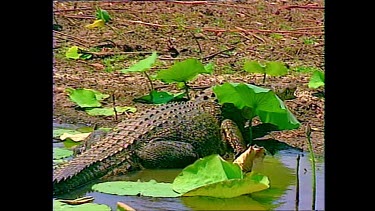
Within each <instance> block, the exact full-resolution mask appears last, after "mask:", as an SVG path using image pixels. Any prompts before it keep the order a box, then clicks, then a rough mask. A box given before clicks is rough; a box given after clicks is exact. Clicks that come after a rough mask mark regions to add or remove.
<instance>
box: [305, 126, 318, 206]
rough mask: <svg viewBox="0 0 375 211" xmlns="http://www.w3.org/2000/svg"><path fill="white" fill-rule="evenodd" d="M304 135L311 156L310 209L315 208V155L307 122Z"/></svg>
mask: <svg viewBox="0 0 375 211" xmlns="http://www.w3.org/2000/svg"><path fill="white" fill-rule="evenodd" d="M306 137H307V142H308V144H309V145H308V146H309V151H310V158H311V168H312V183H313V184H312V203H311V209H312V210H315V199H316V172H315V156H314V150H313V148H312V144H311V127H310V124H309V123H307V126H306Z"/></svg>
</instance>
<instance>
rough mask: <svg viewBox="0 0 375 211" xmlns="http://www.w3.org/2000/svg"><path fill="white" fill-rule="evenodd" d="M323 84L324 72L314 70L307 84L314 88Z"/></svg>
mask: <svg viewBox="0 0 375 211" xmlns="http://www.w3.org/2000/svg"><path fill="white" fill-rule="evenodd" d="M324 84H325V83H324V73H323V72H322V71H319V70H316V71H314V73H313V74H312V76H311V78H310V81H309V84H308V86H309V88H312V89H316V88H318V87H320V86H324Z"/></svg>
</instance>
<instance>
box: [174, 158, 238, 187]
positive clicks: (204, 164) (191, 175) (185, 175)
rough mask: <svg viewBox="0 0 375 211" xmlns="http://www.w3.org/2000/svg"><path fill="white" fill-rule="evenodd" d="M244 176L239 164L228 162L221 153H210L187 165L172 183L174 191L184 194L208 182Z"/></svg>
mask: <svg viewBox="0 0 375 211" xmlns="http://www.w3.org/2000/svg"><path fill="white" fill-rule="evenodd" d="M242 178H243V173H242V171H241V168H240V167H239V166H238V165H237V164H233V163H231V162H227V161H225V160H223V159H222V158H221V157H220V156H219V155H210V156H207V157H204V158H201V159H198V160H197V161H195V162H194V163H193V164H191V165H189V166H187V167H185V168H184V169H183V170H182V172H181V173H180V174H179V175H178V176H177V177H176V178H175V179H174V181H173V183H172V184H173V190H174V191H176V192H178V193H182V194H184V193H186V192H188V191H190V190H193V189H196V188H199V187H201V186H205V185H208V184H213V183H217V182H221V181H225V180H230V179H242Z"/></svg>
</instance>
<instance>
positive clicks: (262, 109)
mask: <svg viewBox="0 0 375 211" xmlns="http://www.w3.org/2000/svg"><path fill="white" fill-rule="evenodd" d="M213 91H214V92H215V94H216V95H217V98H218V99H219V103H220V104H224V103H233V104H234V105H235V106H236V107H237V108H239V109H242V111H243V113H244V114H246V117H247V118H248V119H252V118H253V117H255V116H259V118H260V120H261V121H262V122H263V123H271V124H273V125H276V126H277V127H278V128H279V129H280V130H290V129H296V128H298V127H299V126H300V123H299V122H298V120H297V118H296V117H295V116H294V115H293V114H292V113H291V112H290V111H289V110H288V108H287V107H286V106H285V105H284V103H283V101H282V100H281V99H280V98H279V97H278V96H277V95H276V94H275V93H274V92H273V91H272V90H270V89H266V88H261V87H258V86H255V85H251V84H244V83H224V84H223V85H217V86H214V87H213Z"/></svg>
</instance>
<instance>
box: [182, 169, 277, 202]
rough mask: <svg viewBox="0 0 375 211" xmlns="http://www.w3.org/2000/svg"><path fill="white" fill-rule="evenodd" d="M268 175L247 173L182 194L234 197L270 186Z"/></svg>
mask: <svg viewBox="0 0 375 211" xmlns="http://www.w3.org/2000/svg"><path fill="white" fill-rule="evenodd" d="M269 187H270V186H269V180H268V177H267V176H264V175H261V174H259V173H252V174H249V175H247V176H246V177H245V178H244V179H230V180H224V181H221V182H217V183H213V184H209V185H205V186H201V187H199V188H196V189H194V190H191V191H188V192H187V193H185V194H183V195H182V196H211V197H216V198H233V197H237V196H241V195H244V194H249V193H254V192H258V191H262V190H265V189H267V188H269Z"/></svg>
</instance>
